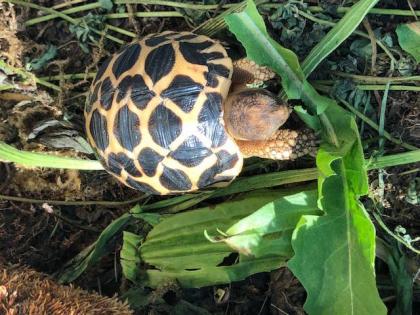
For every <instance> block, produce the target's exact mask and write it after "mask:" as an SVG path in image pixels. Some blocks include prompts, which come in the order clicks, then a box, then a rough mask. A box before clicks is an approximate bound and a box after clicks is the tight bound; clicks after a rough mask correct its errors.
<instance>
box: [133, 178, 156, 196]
mask: <svg viewBox="0 0 420 315" xmlns="http://www.w3.org/2000/svg"><path fill="white" fill-rule="evenodd" d="M126 182H127V184H128V185H129V186H131V187H132V188H134V189H137V190H140V191H142V192H144V193H146V194H152V195H160V194H161V193H160V192H158V191H157V190H155V189H154V188H153V187H152V186H150V185H148V184H145V183H142V182H139V181H136V180H135V179H134V178H131V177H128V178H127V181H126Z"/></svg>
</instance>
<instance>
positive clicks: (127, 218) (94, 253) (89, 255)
mask: <svg viewBox="0 0 420 315" xmlns="http://www.w3.org/2000/svg"><path fill="white" fill-rule="evenodd" d="M139 212H140V207H139V206H135V207H133V208H132V209H131V210H130V212H128V213H125V214H123V215H122V216H120V217H119V218H118V219H116V220H114V221H113V222H112V223H111V224H110V225H108V226H107V227H106V228H105V229H104V230H103V231H102V233H101V235H99V237H98V239H97V240H96V241H95V242H94V243H93V244H91V245H90V246H89V247H87V248H86V249H84V250H83V251H82V252H80V253H79V254H78V255H77V256H76V257H74V258H73V259H71V260H70V261H68V262H67V263H66V264H65V265H64V266H63V268H62V270H61V271H60V272H58V275H56V276H57V277H58V279H59V281H60V283H68V282H71V281H74V280H75V279H77V278H78V277H79V276H80V275H81V274H82V273H83V272H84V271H85V270H86V269H87V268H89V267H91V266H93V265H94V264H95V263H97V262H98V261H99V259H101V258H102V257H103V256H105V255H107V254H108V253H109V246H110V245H111V241H112V240H113V239H115V237H117V236H119V235H120V233H121V232H122V231H123V230H124V228H125V227H126V226H127V224H129V223H130V222H131V220H132V219H133V216H132V213H139Z"/></svg>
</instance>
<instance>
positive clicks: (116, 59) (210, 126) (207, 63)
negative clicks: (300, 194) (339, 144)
mask: <svg viewBox="0 0 420 315" xmlns="http://www.w3.org/2000/svg"><path fill="white" fill-rule="evenodd" d="M274 76H275V74H274V72H272V71H271V70H270V69H268V68H266V67H262V66H259V65H257V64H255V63H254V62H252V61H250V60H247V59H239V60H237V61H235V62H234V61H232V59H231V58H230V57H229V56H228V54H227V52H226V49H225V48H224V47H223V45H222V44H221V43H220V42H218V41H216V40H213V39H211V38H209V37H207V36H204V35H197V34H194V33H190V32H171V31H166V32H163V33H154V34H150V35H148V36H146V37H144V38H143V39H141V40H137V41H134V42H132V43H131V44H129V45H127V46H126V47H124V48H123V49H122V50H120V51H119V52H118V53H116V54H115V55H113V56H111V57H110V58H109V59H108V60H107V61H105V62H104V63H103V64H102V65H101V67H100V68H99V70H98V73H97V75H96V78H95V79H94V81H93V83H92V85H91V88H90V91H89V95H88V97H87V102H86V106H85V111H84V115H85V127H86V133H87V137H88V140H89V142H90V144H91V146H92V147H93V148H94V151H95V152H96V154H97V156H98V158H99V160H100V161H101V163H102V164H103V166H104V168H105V169H106V170H107V171H108V172H109V173H111V174H112V175H114V176H115V177H116V178H117V179H118V180H119V181H121V182H122V183H124V184H125V185H127V186H129V187H131V188H134V189H137V190H140V191H143V192H145V193H149V194H159V195H167V194H180V193H185V192H191V191H196V190H199V189H204V188H207V187H214V186H216V187H217V186H225V185H227V184H229V183H230V182H231V181H232V180H233V179H234V178H235V177H236V176H237V175H238V174H239V173H240V171H241V169H242V164H243V158H244V157H245V158H246V157H251V156H258V157H262V158H271V159H278V160H286V159H295V158H297V157H300V156H302V155H305V154H308V153H313V152H314V150H315V148H316V147H315V146H316V143H315V141H314V135H313V133H311V132H310V131H308V130H305V129H304V130H296V131H294V130H288V129H279V127H280V126H281V125H283V123H284V122H285V121H286V120H287V119H288V117H289V114H290V109H289V107H288V106H287V105H284V104H281V102H279V101H278V100H277V99H276V97H275V96H274V95H273V94H271V93H270V92H268V91H266V90H264V89H258V88H248V87H247V84H249V83H260V82H263V81H266V80H268V79H271V78H273V77H274Z"/></svg>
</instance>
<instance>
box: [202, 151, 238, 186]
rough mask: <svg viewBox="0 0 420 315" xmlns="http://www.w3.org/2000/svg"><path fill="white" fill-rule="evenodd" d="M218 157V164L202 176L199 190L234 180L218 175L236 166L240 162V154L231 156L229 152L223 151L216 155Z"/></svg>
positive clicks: (231, 177) (230, 177)
mask: <svg viewBox="0 0 420 315" xmlns="http://www.w3.org/2000/svg"><path fill="white" fill-rule="evenodd" d="M216 155H217V163H216V164H215V165H213V166H212V167H210V168H208V169H207V170H205V171H204V172H203V174H201V176H200V179H199V180H198V187H199V188H204V187H206V186H209V185H213V184H215V183H220V182H230V181H231V180H232V179H233V176H218V175H219V174H220V173H222V172H224V171H226V170H229V169H231V168H232V167H234V166H235V163H236V162H238V159H239V157H238V154H236V153H234V154H230V153H229V152H227V151H224V150H222V151H220V152H218V153H216ZM216 177H217V178H216Z"/></svg>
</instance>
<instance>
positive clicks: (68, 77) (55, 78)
mask: <svg viewBox="0 0 420 315" xmlns="http://www.w3.org/2000/svg"><path fill="white" fill-rule="evenodd" d="M95 75H96V72H89V73H73V74H59V75H52V76H48V77H41V78H40V79H42V80H47V81H60V80H84V79H92V78H94V77H95Z"/></svg>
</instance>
